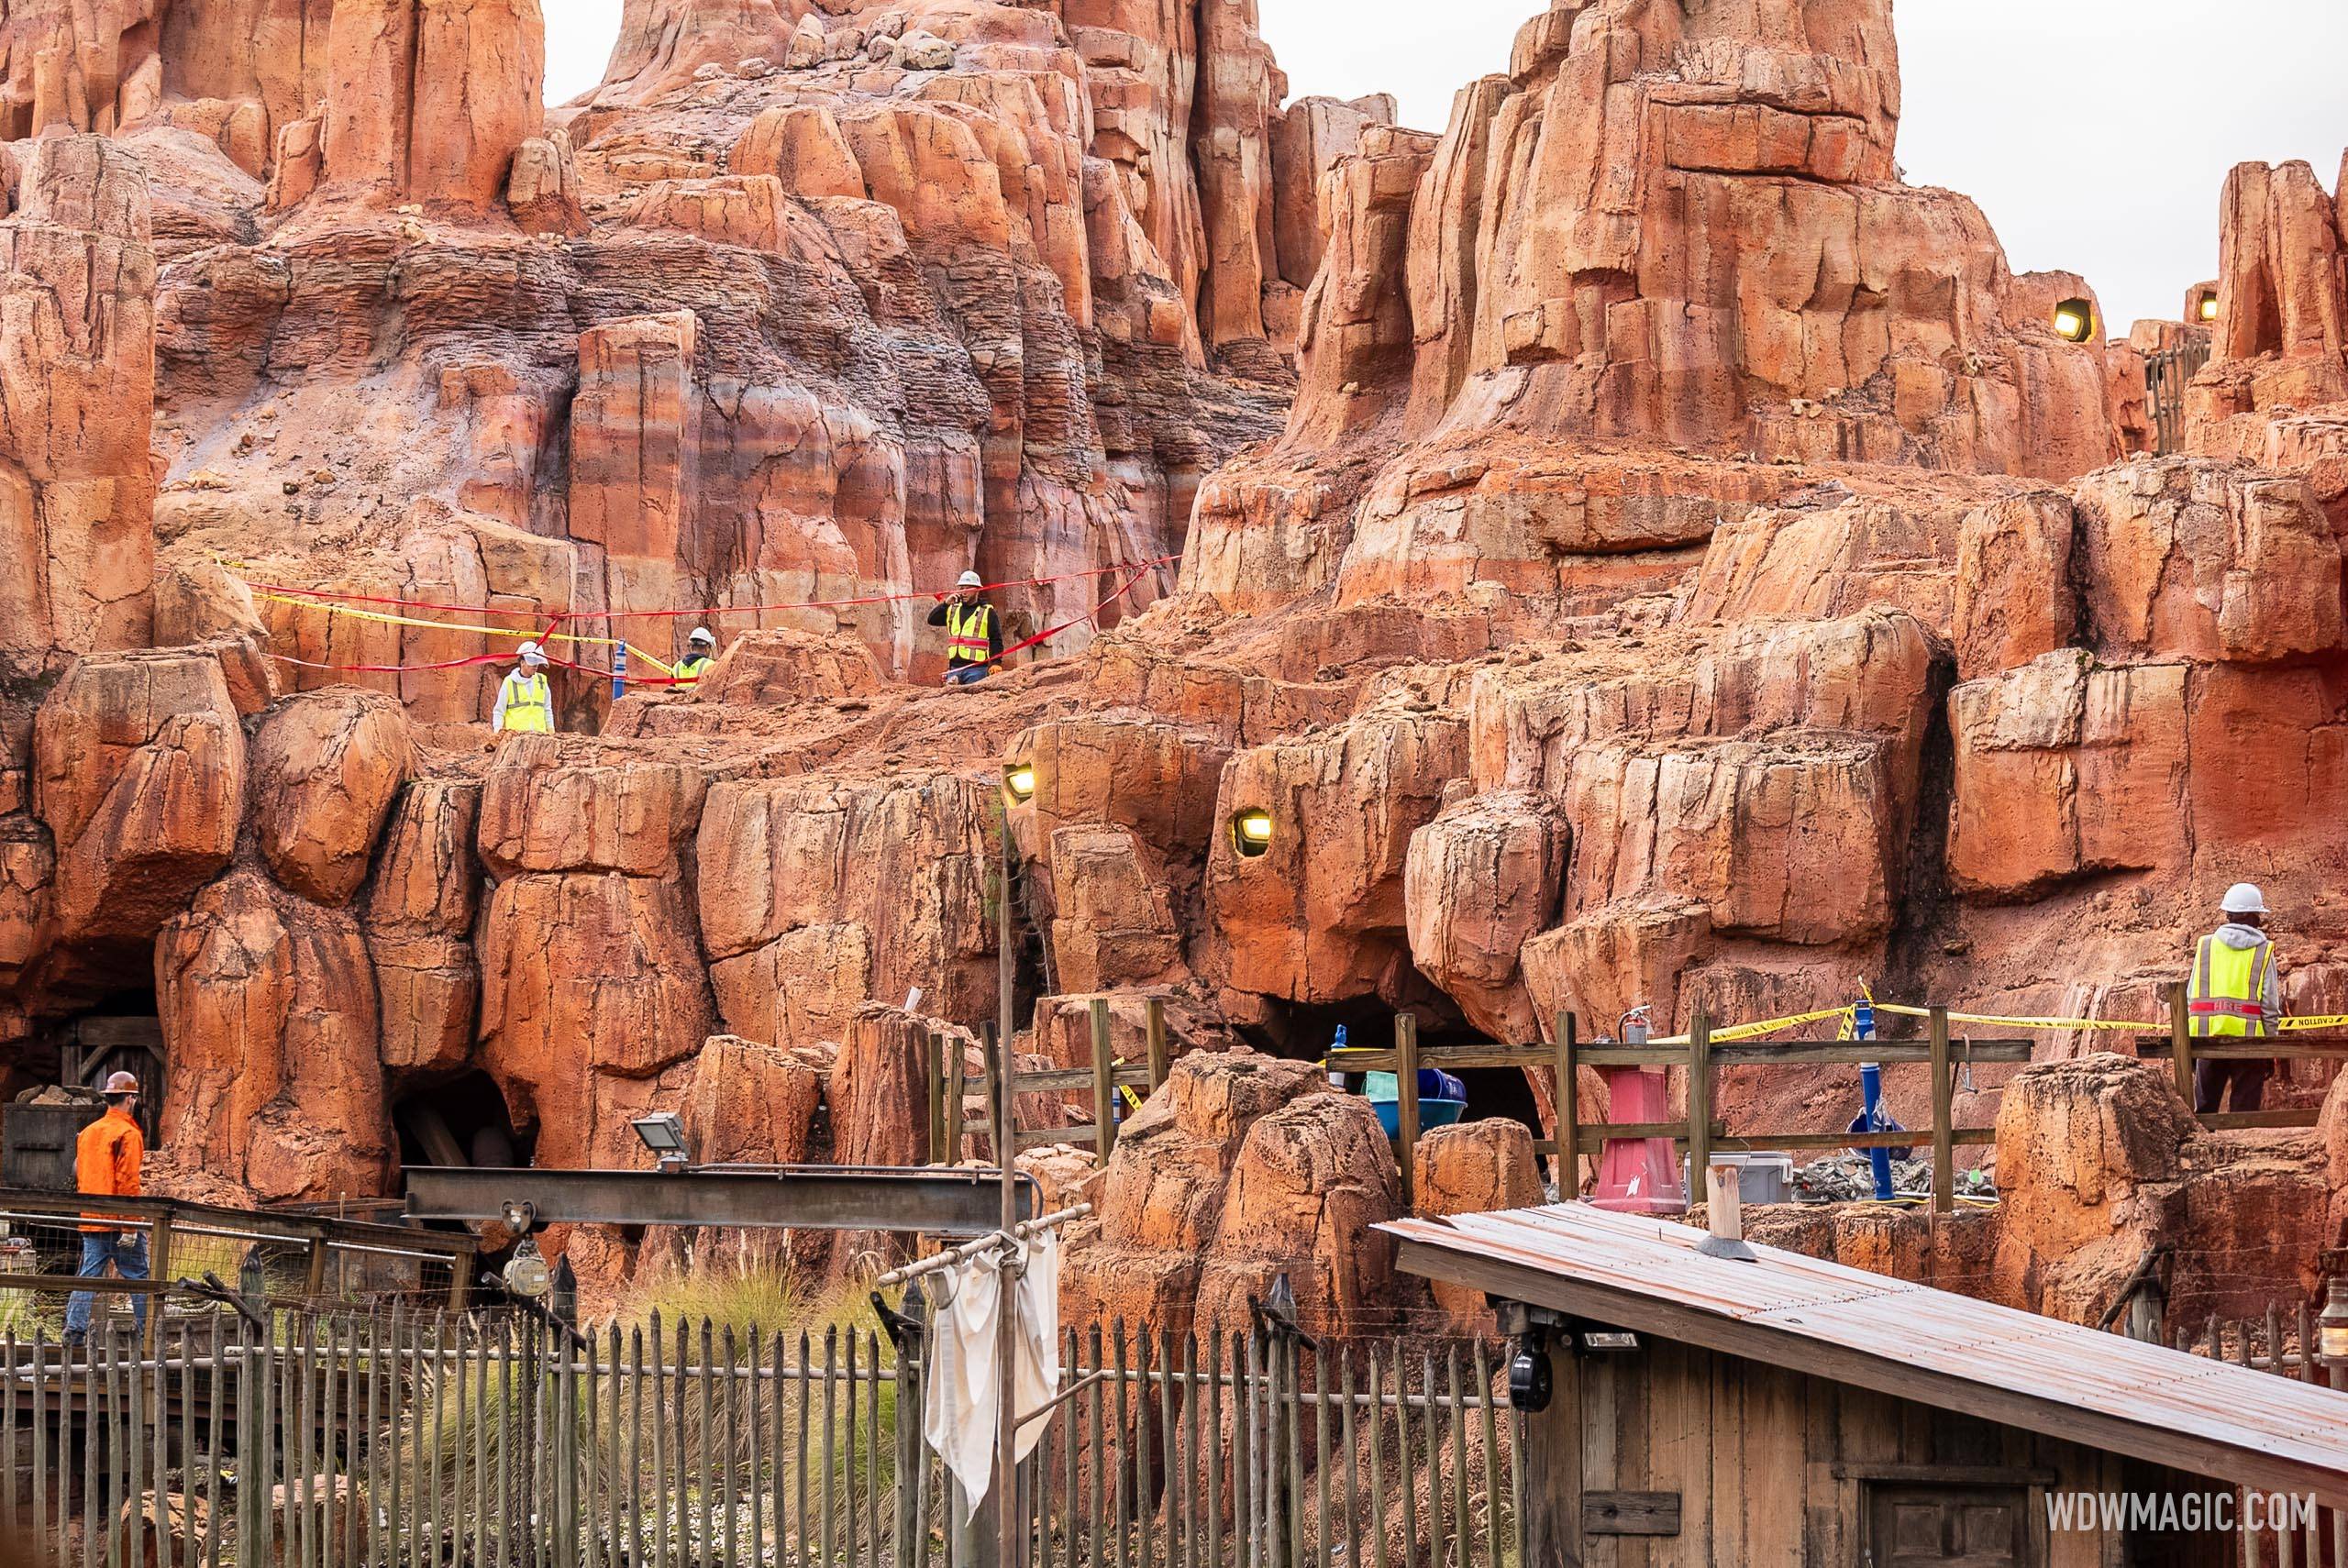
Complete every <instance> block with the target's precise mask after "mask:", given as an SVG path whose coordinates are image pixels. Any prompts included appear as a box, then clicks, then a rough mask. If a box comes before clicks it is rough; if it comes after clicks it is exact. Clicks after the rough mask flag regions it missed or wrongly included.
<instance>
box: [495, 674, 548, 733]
mask: <svg viewBox="0 0 2348 1568" xmlns="http://www.w3.org/2000/svg"><path fill="white" fill-rule="evenodd" d="M505 727H506V728H507V729H509V730H526V731H527V732H529V733H530V734H541V735H544V734H553V733H554V693H553V692H552V690H549V689H548V685H547V678H546V677H545V676H543V675H525V676H522V677H520V678H519V679H516V678H515V677H514V676H511V675H509V676H507V677H506V678H505Z"/></svg>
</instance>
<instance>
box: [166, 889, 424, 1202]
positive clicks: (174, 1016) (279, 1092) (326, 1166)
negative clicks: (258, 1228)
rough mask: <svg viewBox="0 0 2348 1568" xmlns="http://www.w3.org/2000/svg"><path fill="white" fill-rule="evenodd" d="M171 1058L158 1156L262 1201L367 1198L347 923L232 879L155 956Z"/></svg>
mask: <svg viewBox="0 0 2348 1568" xmlns="http://www.w3.org/2000/svg"><path fill="white" fill-rule="evenodd" d="M155 1000H156V1005H157V1008H158V1010H160V1011H161V1015H162V1019H163V1029H164V1036H165V1038H166V1039H167V1040H169V1041H170V1042H171V1043H172V1073H171V1079H170V1089H169V1092H168V1094H167V1096H166V1098H165V1100H164V1104H163V1113H162V1121H161V1129H162V1143H163V1144H164V1146H165V1147H166V1148H170V1149H172V1150H175V1151H180V1152H181V1157H182V1159H183V1163H184V1162H185V1155H186V1152H189V1151H198V1150H200V1151H201V1152H202V1168H203V1170H204V1171H205V1173H207V1174H208V1175H210V1176H214V1177H216V1178H218V1179H221V1180H225V1181H227V1182H228V1183H230V1184H233V1186H234V1187H236V1188H238V1189H240V1190H241V1191H242V1192H244V1193H246V1194H249V1196H250V1197H251V1198H258V1199H260V1201H263V1202H285V1201H296V1200H298V1201H303V1202H314V1203H323V1202H328V1201H331V1200H333V1199H335V1198H356V1197H366V1196H371V1195H373V1194H375V1193H379V1192H381V1191H382V1189H383V1183H384V1181H385V1179H386V1177H387V1176H388V1175H389V1172H390V1165H391V1159H392V1151H393V1143H392V1139H391V1123H390V1116H389V1114H388V1110H387V1107H386V1104H385V1100H384V1096H383V1077H382V1065H381V1058H380V1055H379V1050H380V1048H379V1045H378V1043H377V1039H376V1030H377V1026H378V1021H379V1019H380V1017H381V1014H380V1011H379V1009H378V999H377V995H376V990H375V977H374V972H373V970H372V968H371V966H370V965H369V963H368V956H367V945H366V942H365V939H364V938H363V937H362V936H361V934H360V927H359V922H357V921H356V920H355V919H354V918H353V917H352V916H351V915H350V914H349V913H348V912H347V911H340V910H329V909H325V908H321V907H320V906H318V905H316V904H313V903H310V902H308V901H307V900H304V899H301V898H298V897H296V896H294V895H293V894H290V893H287V892H284V891H282V890H280V889H276V888H273V887H271V885H270V883H269V882H268V880H267V879H266V878H263V877H261V876H260V875H259V874H258V873H256V872H253V871H250V870H239V871H234V872H231V873H230V874H229V875H228V876H227V877H225V878H221V879H220V880H219V881H217V882H215V883H213V884H212V885H211V886H210V887H208V888H206V889H204V891H203V892H202V893H200V894H198V895H197V897H196V898H195V900H194V902H193V903H192V904H190V905H189V907H188V909H187V911H186V912H184V913H183V914H180V915H176V916H174V917H173V918H172V920H171V921H170V922H168V923H167V924H166V925H165V926H164V928H163V932H162V934H161V937H160V938H159V939H158V940H157V942H156V944H155Z"/></svg>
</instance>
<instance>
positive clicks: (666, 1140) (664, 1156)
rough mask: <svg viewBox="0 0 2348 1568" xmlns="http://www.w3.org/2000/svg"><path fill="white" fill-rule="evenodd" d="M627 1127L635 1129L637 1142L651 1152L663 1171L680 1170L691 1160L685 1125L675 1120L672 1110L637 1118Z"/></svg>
mask: <svg viewBox="0 0 2348 1568" xmlns="http://www.w3.org/2000/svg"><path fill="white" fill-rule="evenodd" d="M628 1125H629V1126H630V1127H633V1128H635V1129H636V1136H637V1142H638V1143H642V1144H643V1145H644V1146H645V1147H646V1148H648V1149H649V1150H651V1151H652V1153H653V1154H654V1156H655V1157H656V1158H657V1159H658V1160H659V1162H660V1168H661V1169H662V1170H664V1171H670V1170H682V1169H683V1168H684V1167H685V1166H686V1165H688V1164H690V1163H691V1162H692V1149H691V1148H690V1147H688V1146H687V1144H686V1143H685V1124H684V1123H683V1122H682V1121H679V1120H677V1113H676V1112H675V1111H673V1110H656V1111H654V1112H653V1113H652V1114H651V1115H649V1116H639V1117H637V1118H636V1119H635V1120H633V1121H630V1122H629V1123H628Z"/></svg>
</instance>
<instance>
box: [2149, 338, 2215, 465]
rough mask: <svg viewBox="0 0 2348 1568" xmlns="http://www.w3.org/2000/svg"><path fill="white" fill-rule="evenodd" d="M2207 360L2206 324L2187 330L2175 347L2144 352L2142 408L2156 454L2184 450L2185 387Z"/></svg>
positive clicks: (2208, 348) (2208, 346) (2207, 339)
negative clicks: (2150, 430)
mask: <svg viewBox="0 0 2348 1568" xmlns="http://www.w3.org/2000/svg"><path fill="white" fill-rule="evenodd" d="M2209 362H2210V333H2209V330H2208V329H2207V328H2200V329H2198V330H2188V331H2187V334H2186V337H2185V341H2184V342H2182V343H2180V344H2178V345H2177V347H2176V348H2163V349H2159V350H2157V351H2155V352H2154V353H2151V354H2147V355H2145V356H2144V405H2145V406H2144V412H2145V415H2146V417H2147V418H2148V419H2149V420H2150V422H2151V424H2152V427H2153V429H2152V436H2153V450H2154V452H2155V453H2156V454H2158V455H2159V456H2161V457H2164V458H2166V457H2171V456H2174V455H2175V454H2176V453H2178V452H2181V451H2183V450H2185V389H2186V388H2187V387H2188V386H2190V385H2191V384H2192V382H2193V378H2194V377H2195V376H2196V375H2198V374H2199V373H2200V370H2201V367H2202V366H2204V365H2206V364H2208V363H2209Z"/></svg>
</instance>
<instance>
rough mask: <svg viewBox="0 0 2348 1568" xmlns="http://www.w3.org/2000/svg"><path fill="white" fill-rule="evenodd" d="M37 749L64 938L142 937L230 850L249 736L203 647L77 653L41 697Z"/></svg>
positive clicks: (37, 799) (38, 791)
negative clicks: (197, 649) (174, 650)
mask: <svg viewBox="0 0 2348 1568" xmlns="http://www.w3.org/2000/svg"><path fill="white" fill-rule="evenodd" d="M33 755H34V758H35V764H36V767H37V769H38V771H37V773H36V775H35V781H34V795H33V803H34V809H35V810H36V811H37V812H39V816H40V820H41V822H42V823H43V824H44V825H45V826H47V828H48V829H49V832H50V836H51V839H52V841H53V842H54V843H55V845H56V846H57V860H56V884H55V900H56V922H57V935H58V936H59V937H60V938H61V940H63V941H66V942H76V941H84V940H106V939H114V940H121V941H130V942H143V941H145V940H147V939H148V938H150V937H151V936H153V935H154V933H156V931H157V930H158V929H159V928H161V925H162V924H163V922H164V921H165V920H166V919H167V918H168V917H170V916H171V915H172V914H174V913H175V912H177V911H180V910H182V909H183V908H185V907H186V905H187V900H188V899H189V897H190V895H192V894H193V893H194V891H195V890H196V889H198V888H200V887H202V886H203V885H204V884H205V882H207V881H209V880H210V879H211V878H212V877H213V875H214V874H215V873H216V872H217V871H219V869H220V868H221V867H224V866H226V865H227V863H228V856H230V854H232V853H233V852H234V851H235V849H236V847H237V825H238V820H239V818H240V816H241V814H242V812H243V809H244V797H245V736H244V731H243V730H242V728H240V727H239V725H238V721H237V712H236V709H235V707H234V705H233V704H232V703H231V702H230V701H229V698H228V687H227V681H226V680H224V679H222V678H221V674H220V664H219V661H218V660H217V659H215V658H213V657H209V656H208V655H205V654H201V653H195V652H179V653H161V654H127V655H118V656H115V657H106V658H89V659H83V660H82V661H80V662H79V663H77V664H75V665H74V666H73V667H72V668H71V669H70V670H68V671H67V673H66V676H65V679H63V680H61V682H59V684H58V686H57V688H56V690H53V691H52V692H51V693H50V697H49V700H48V701H45V702H43V703H42V704H41V709H40V716H39V720H38V721H37V723H36V724H35V726H34V734H33Z"/></svg>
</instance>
